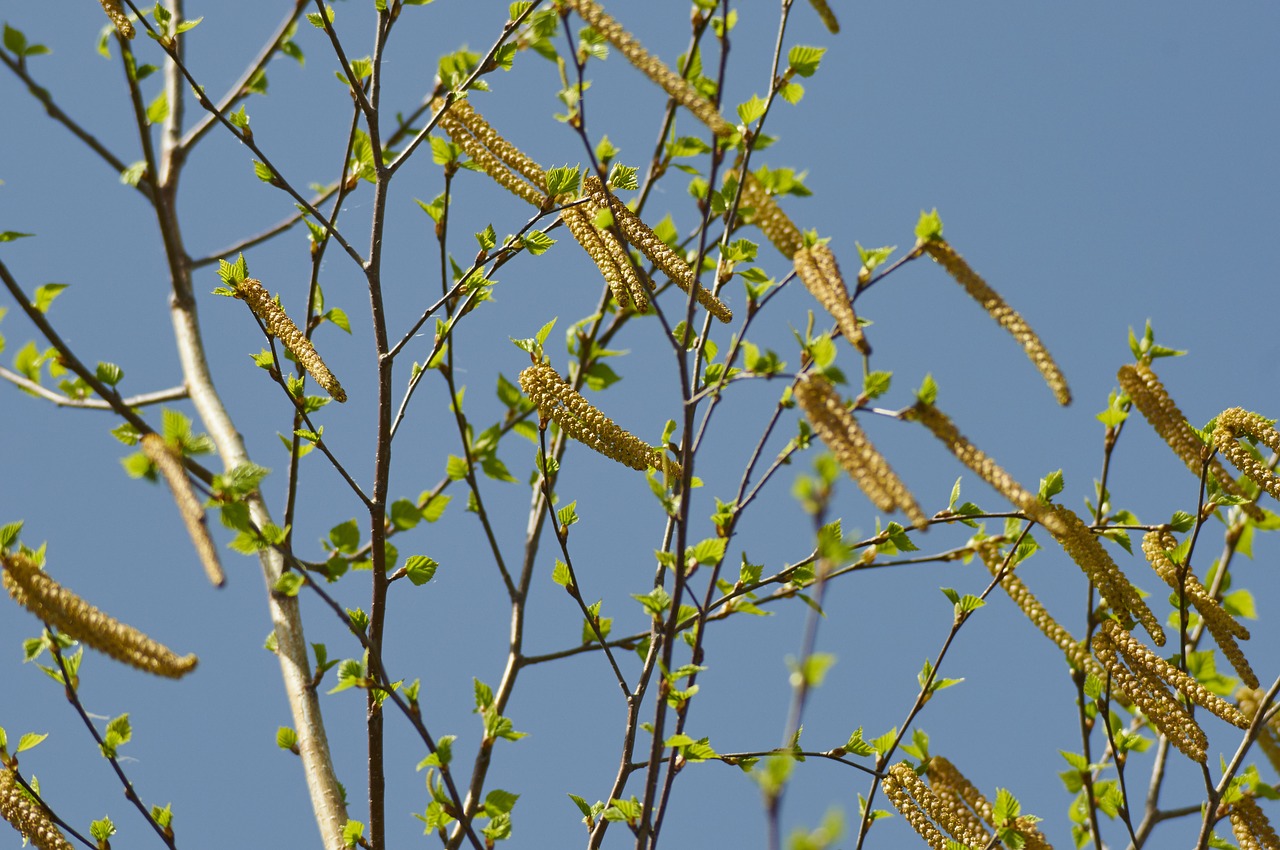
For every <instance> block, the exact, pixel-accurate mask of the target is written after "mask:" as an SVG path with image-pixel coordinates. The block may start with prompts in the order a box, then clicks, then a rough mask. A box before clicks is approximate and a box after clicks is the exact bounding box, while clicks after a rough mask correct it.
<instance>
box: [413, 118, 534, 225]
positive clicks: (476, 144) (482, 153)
mask: <svg viewBox="0 0 1280 850" xmlns="http://www.w3.org/2000/svg"><path fill="white" fill-rule="evenodd" d="M431 106H432V108H433V109H435V110H436V111H437V112H440V121H439V127H440V129H442V130H444V131H445V132H446V133H448V134H449V138H450V139H452V140H453V142H454V144H456V145H457V146H458V147H460V148H462V150H463V151H465V152H466V154H467V156H469V157H471V159H472V160H474V161H475V163H476V165H478V166H479V167H480V170H481V171H483V172H484V173H485V174H488V175H489V176H490V177H492V178H493V180H494V182H496V183H497V184H498V185H499V186H501V187H502V188H504V189H506V190H507V191H508V192H510V193H511V194H513V195H515V196H516V197H517V198H520V199H521V200H524V201H526V202H528V203H530V204H532V205H533V206H535V207H537V208H538V209H542V208H543V207H544V206H546V205H547V204H548V203H549V200H550V199H549V198H547V195H546V193H545V192H544V191H542V189H540V188H538V187H537V186H535V185H533V184H532V183H529V182H528V181H527V180H525V179H524V178H523V177H521V176H520V175H519V174H516V173H515V172H514V171H512V170H511V169H510V168H508V167H507V166H506V165H505V164H503V162H502V160H501V159H499V158H498V156H497V155H496V154H495V153H494V152H493V151H491V150H490V149H489V148H487V147H486V146H485V144H484V142H482V141H481V140H480V139H479V138H477V137H476V136H475V135H474V134H473V133H472V132H471V131H470V130H469V129H467V125H466V124H465V123H463V121H462V119H461V118H459V117H458V116H457V115H456V114H454V109H456V108H457V106H458V104H457V103H454V105H453V106H452V107H451V108H449V109H448V110H444V111H441V110H443V109H444V99H443V98H436V99H435V100H433V101H432V102H431Z"/></svg>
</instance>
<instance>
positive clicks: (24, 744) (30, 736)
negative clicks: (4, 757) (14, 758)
mask: <svg viewBox="0 0 1280 850" xmlns="http://www.w3.org/2000/svg"><path fill="white" fill-rule="evenodd" d="M128 716H129V715H127V714H126V715H125V717H126V718H127V717H128ZM126 723H127V721H126ZM48 737H49V736H48V734H36V733H35V732H28V733H26V734H25V735H23V736H22V737H21V738H19V739H18V748H17V749H16V750H14V753H15V754H17V753H21V752H25V751H26V750H29V749H32V748H33V747H37V746H39V745H40V742H41V741H43V740H44V739H45V738H48Z"/></svg>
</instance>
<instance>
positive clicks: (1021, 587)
mask: <svg viewBox="0 0 1280 850" xmlns="http://www.w3.org/2000/svg"><path fill="white" fill-rule="evenodd" d="M978 555H979V557H981V558H982V563H983V564H985V565H986V567H987V570H988V571H989V572H990V573H991V575H993V576H994V575H996V574H997V573H999V571H1000V567H1001V566H1003V564H1004V558H1003V557H1001V555H1000V551H999V549H998V547H996V546H995V545H994V544H991V543H984V544H979V545H978ZM1000 586H1001V587H1002V588H1004V592H1005V593H1007V594H1009V598H1010V599H1012V600H1013V602H1014V604H1015V605H1017V606H1018V608H1020V609H1021V610H1022V613H1024V614H1026V615H1027V619H1028V620H1030V621H1031V623H1032V625H1034V626H1035V627H1036V628H1037V629H1039V630H1040V631H1041V632H1042V633H1043V634H1044V636H1045V637H1047V638H1049V640H1051V641H1053V642H1054V644H1056V645H1057V647H1058V648H1059V649H1061V650H1062V652H1063V654H1065V655H1066V656H1067V660H1068V661H1070V662H1071V664H1072V666H1073V667H1076V668H1077V669H1079V670H1083V671H1084V672H1085V673H1086V674H1093V675H1094V676H1097V677H1098V678H1099V679H1101V678H1103V676H1104V675H1105V673H1104V671H1103V670H1102V668H1101V667H1100V666H1098V662H1097V661H1094V660H1093V656H1091V655H1090V654H1089V650H1088V649H1087V648H1086V647H1085V645H1084V644H1083V643H1081V642H1079V641H1077V640H1076V639H1075V638H1074V637H1072V636H1071V633H1070V632H1068V631H1067V630H1066V629H1064V628H1063V627H1062V626H1061V625H1059V624H1058V621H1057V620H1055V619H1054V618H1053V616H1052V615H1051V614H1050V613H1049V612H1048V611H1047V610H1045V608H1044V606H1043V605H1041V604H1040V600H1038V599H1036V597H1035V594H1033V593H1032V592H1031V591H1030V590H1028V589H1027V586H1026V585H1025V584H1023V583H1022V580H1021V579H1019V578H1018V577H1017V576H1016V575H1014V573H1013V571H1012V570H1009V571H1008V572H1006V573H1005V574H1004V577H1003V578H1001V579H1000Z"/></svg>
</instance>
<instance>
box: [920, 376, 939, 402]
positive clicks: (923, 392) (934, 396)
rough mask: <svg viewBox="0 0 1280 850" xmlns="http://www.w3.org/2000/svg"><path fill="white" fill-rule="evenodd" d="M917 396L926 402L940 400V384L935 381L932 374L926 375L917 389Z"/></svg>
mask: <svg viewBox="0 0 1280 850" xmlns="http://www.w3.org/2000/svg"><path fill="white" fill-rule="evenodd" d="M916 398H918V399H920V401H921V402H923V403H925V404H933V403H934V402H935V401H937V400H938V385H937V383H935V382H934V380H933V375H932V374H929V375H925V376H924V380H923V381H922V382H921V383H920V389H918V390H916Z"/></svg>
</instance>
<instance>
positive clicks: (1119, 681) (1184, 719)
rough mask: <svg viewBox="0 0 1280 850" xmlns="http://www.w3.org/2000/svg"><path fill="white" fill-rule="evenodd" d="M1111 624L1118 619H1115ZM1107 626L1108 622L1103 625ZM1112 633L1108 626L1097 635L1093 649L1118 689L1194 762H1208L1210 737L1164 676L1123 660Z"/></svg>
mask: <svg viewBox="0 0 1280 850" xmlns="http://www.w3.org/2000/svg"><path fill="white" fill-rule="evenodd" d="M1106 622H1108V623H1110V622H1114V621H1111V620H1108V621H1106ZM1103 625H1104V626H1105V625H1106V623H1104V624H1103ZM1110 635H1111V633H1110V632H1109V631H1107V630H1106V629H1105V628H1104V629H1103V630H1100V631H1098V632H1096V633H1095V634H1094V636H1093V651H1094V654H1095V655H1097V657H1098V660H1099V661H1101V662H1102V665H1103V666H1104V667H1106V668H1107V673H1108V674H1109V675H1110V677H1111V686H1112V688H1113V689H1114V690H1118V691H1120V693H1122V694H1124V695H1125V696H1127V697H1128V698H1129V699H1130V700H1132V701H1133V703H1134V705H1136V706H1137V707H1138V708H1140V709H1142V712H1143V713H1144V714H1146V715H1147V718H1148V719H1149V720H1150V721H1151V723H1152V725H1154V726H1155V727H1156V729H1158V730H1159V731H1160V734H1162V735H1164V736H1165V737H1166V738H1168V739H1169V743H1171V744H1173V745H1174V746H1175V747H1177V748H1178V751H1179V752H1181V753H1182V754H1183V755H1185V756H1186V757H1187V758H1189V759H1191V760H1192V761H1196V762H1199V763H1201V764H1204V763H1205V758H1206V753H1205V751H1206V749H1207V748H1208V746H1209V739H1208V738H1207V737H1206V736H1205V734H1204V730H1203V729H1201V728H1200V726H1199V724H1197V723H1196V721H1195V718H1193V717H1192V716H1191V715H1190V714H1189V713H1188V712H1187V710H1186V709H1185V708H1184V707H1183V706H1182V704H1181V703H1180V702H1178V700H1177V698H1176V697H1174V696H1173V694H1171V693H1170V692H1169V691H1168V689H1166V688H1165V687H1164V686H1163V684H1161V681H1160V678H1159V677H1158V676H1157V675H1155V674H1154V673H1153V672H1152V671H1150V670H1147V669H1145V668H1143V669H1140V670H1139V671H1136V672H1135V671H1130V670H1129V668H1128V667H1126V666H1125V665H1124V664H1123V663H1121V661H1120V658H1119V655H1118V653H1117V651H1116V649H1117V648H1116V645H1115V643H1114V642H1113V641H1112V640H1111V637H1110Z"/></svg>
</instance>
